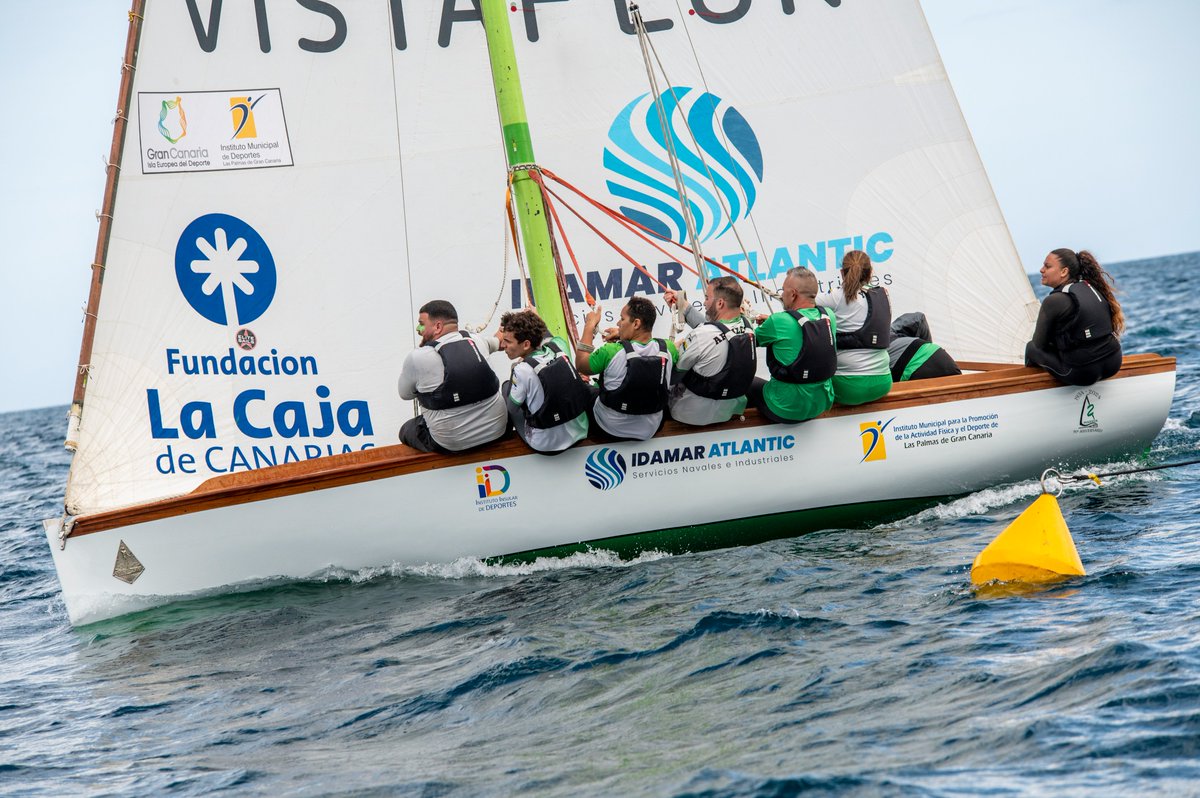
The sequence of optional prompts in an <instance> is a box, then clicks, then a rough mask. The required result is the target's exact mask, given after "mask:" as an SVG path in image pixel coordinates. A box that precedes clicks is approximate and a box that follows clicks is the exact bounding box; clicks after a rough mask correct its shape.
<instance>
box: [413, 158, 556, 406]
mask: <svg viewBox="0 0 1200 798" xmlns="http://www.w3.org/2000/svg"><path fill="white" fill-rule="evenodd" d="M504 207H505V215H506V216H507V217H508V219H507V221H506V223H505V225H504V245H503V249H504V268H503V270H502V272H501V274H500V290H499V292H497V294H496V301H495V302H493V303H492V309H491V310H490V311H489V312H488V316H487V320H486V321H484V322H483V323H482V324H474V325H467V329H468V330H470V331H471V332H477V333H481V332H483V331H484V330H486V329H487V328H488V325H490V324H491V323H492V319H494V318H495V317H496V310H497V309H498V308H499V307H500V300H502V299H503V298H504V286H505V284H506V283H507V282H508V235H509V231H510V230H511V231H512V236H513V244H514V246H513V248H514V249H515V250H516V252H517V263H518V264H519V265H520V268H521V291H522V293H524V294H525V296H526V299H527V300H528V304H530V305H532V304H533V298H532V297H530V296H529V288H528V278H527V277H526V276H525V262H524V260H523V259H522V258H521V246H520V242H518V241H517V237H516V236H517V220H516V218H515V216H514V214H513V207H512V173H511V172H510V173H509V176H508V188H507V189H506V190H505V192H504ZM414 407H415V405H414Z"/></svg>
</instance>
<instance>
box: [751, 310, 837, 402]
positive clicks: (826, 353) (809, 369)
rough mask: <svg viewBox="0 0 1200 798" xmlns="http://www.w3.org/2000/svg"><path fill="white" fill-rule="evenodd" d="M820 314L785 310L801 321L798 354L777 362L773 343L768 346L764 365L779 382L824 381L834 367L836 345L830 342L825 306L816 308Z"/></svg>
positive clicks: (827, 314) (832, 372)
mask: <svg viewBox="0 0 1200 798" xmlns="http://www.w3.org/2000/svg"><path fill="white" fill-rule="evenodd" d="M817 312H819V313H820V314H821V317H820V318H817V319H810V318H808V317H807V316H805V315H804V314H803V313H801V312H800V311H798V310H789V311H787V314H788V315H789V316H791V317H792V318H793V319H795V320H796V323H797V324H799V325H800V339H801V341H800V354H798V355H796V359H795V360H793V361H792V362H791V363H780V362H779V360H778V358H776V357H775V347H774V346H768V347H767V368H768V369H769V370H770V372H771V376H772V377H774V378H775V379H777V380H779V381H780V382H788V383H792V384H793V385H810V384H812V383H816V382H824V381H825V380H827V379H829V378H830V377H832V376H833V375H834V372H836V371H837V349H836V348H835V347H834V344H833V326H832V324H831V323H830V321H829V319H830V316H831V314H830V312H829V309H828V308H817Z"/></svg>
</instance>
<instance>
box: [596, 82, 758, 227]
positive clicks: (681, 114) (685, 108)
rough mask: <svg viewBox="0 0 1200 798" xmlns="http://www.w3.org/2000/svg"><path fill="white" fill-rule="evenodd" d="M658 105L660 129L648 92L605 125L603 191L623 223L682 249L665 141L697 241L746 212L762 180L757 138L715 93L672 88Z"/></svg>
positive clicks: (679, 218)
mask: <svg viewBox="0 0 1200 798" xmlns="http://www.w3.org/2000/svg"><path fill="white" fill-rule="evenodd" d="M662 105H663V111H665V115H666V118H667V124H666V129H665V130H664V128H663V123H662V119H661V117H660V116H659V109H658V105H657V103H655V102H654V98H653V97H652V96H651V95H650V94H648V93H647V94H643V95H641V96H640V97H638V98H637V99H635V100H634V101H633V102H631V103H629V104H628V105H626V106H625V107H624V108H623V109H622V110H621V112H620V113H619V114H618V115H617V118H616V119H615V120H613V123H612V126H611V127H610V128H609V130H608V141H609V144H608V146H607V147H605V148H604V168H605V169H606V170H607V172H608V181H607V182H608V190H609V192H610V193H611V194H612V195H613V196H614V197H616V198H617V200H618V201H619V203H621V204H620V209H621V212H622V213H623V214H625V215H626V216H628V217H629V218H630V219H633V220H634V221H636V222H638V223H639V224H642V225H644V226H646V227H647V228H649V229H651V230H653V231H654V232H655V233H657V234H659V235H661V236H662V237H663V238H668V239H672V240H674V241H677V242H679V243H681V244H682V243H686V242H687V227H686V225H685V223H684V220H683V214H682V213H681V212H680V210H679V200H678V196H677V194H676V192H675V179H674V176H673V174H672V172H671V166H670V161H669V159H668V155H667V141H668V137H669V140H670V142H671V143H672V145H673V147H674V149H675V154H676V156H677V157H678V159H679V165H680V167H681V170H682V172H683V179H684V184H685V187H686V188H687V193H688V196H689V197H690V198H691V200H692V202H691V211H692V217H693V219H694V220H695V222H696V232H697V234H698V235H699V237H700V240H701V241H707V240H709V239H710V238H714V237H716V236H720V235H722V234H724V233H725V231H727V230H728V229H729V228H730V227H731V226H732V225H733V223H734V222H738V221H741V220H742V219H745V218H746V217H747V216H748V215H749V214H750V209H751V208H753V207H754V200H755V198H756V196H757V194H758V186H759V185H760V184H761V183H762V179H763V157H762V149H761V148H760V147H759V144H758V137H757V136H755V135H754V131H753V130H752V129H751V127H750V124H749V123H748V122H747V121H746V118H745V117H744V116H742V115H741V113H740V112H739V111H738V110H737V109H736V108H734V107H733V106H731V105H729V104H728V103H726V102H725V101H724V100H722V99H721V98H720V97H718V96H717V95H715V94H711V93H709V92H706V91H700V90H699V89H693V88H689V87H686V86H677V87H675V88H672V89H670V90H668V91H667V92H665V93H663V95H662ZM685 119H686V120H687V121H686V124H685V122H684V120H685ZM689 129H690V131H689ZM710 173H711V174H710ZM722 200H724V202H723V203H722ZM723 206H724V207H723Z"/></svg>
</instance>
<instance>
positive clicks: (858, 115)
mask: <svg viewBox="0 0 1200 798" xmlns="http://www.w3.org/2000/svg"><path fill="white" fill-rule="evenodd" d="M639 13H640V21H639V22H638V25H637V26H635V24H634V20H635V18H634V17H632V16H631V15H630V11H629V9H628V8H626V6H625V3H624V2H623V0H615V2H611V3H610V2H588V3H580V2H567V3H545V2H541V3H539V2H535V1H534V0H513V2H512V3H511V4H509V3H505V2H500V1H499V0H446V2H443V3H413V2H406V1H405V0H375V2H355V3H350V2H343V1H341V0H331V1H330V2H321V3H308V2H297V3H273V4H269V5H268V4H266V3H254V4H243V3H239V4H232V3H223V2H222V1H221V0H185V2H176V1H175V0H171V1H170V2H166V1H165V0H134V3H133V8H132V10H131V12H130V24H129V37H128V42H127V48H126V52H125V69H124V70H123V73H122V79H121V87H120V95H119V96H120V101H119V108H118V113H117V119H116V121H115V132H114V136H113V146H112V151H111V156H110V158H109V161H110V163H109V175H108V182H107V186H106V190H105V199H104V206H103V210H102V212H101V224H100V230H99V236H98V244H97V251H96V257H95V263H94V264H93V279H92V286H91V293H90V296H89V300H88V305H87V317H86V322H85V332H84V339H83V345H82V348H81V356H80V371H79V379H78V382H77V385H76V391H75V395H74V398H73V402H72V406H71V411H70V417H69V427H68V435H67V438H68V440H67V445H68V448H70V449H73V450H74V456H73V460H72V465H71V471H70V477H69V480H68V484H67V489H66V495H65V508H64V514H63V516H62V517H60V518H55V519H51V520H48V521H46V522H45V528H46V534H47V539H48V542H49V544H50V549H51V552H52V554H53V559H54V563H55V566H56V568H57V571H58V575H59V579H60V582H61V585H62V591H63V599H64V602H65V604H66V608H67V612H68V615H69V618H70V621H71V623H72V624H82V623H88V622H92V621H96V620H100V619H104V618H108V617H113V616H116V615H119V614H123V613H126V612H130V611H133V610H137V609H141V608H145V607H150V606H154V605H157V604H162V603H165V602H169V601H175V600H178V599H181V598H185V597H189V596H195V595H204V594H207V593H214V592H221V591H230V590H238V589H245V588H247V587H253V586H255V585H261V584H263V583H264V582H269V581H271V580H278V579H304V578H307V577H311V576H313V575H315V574H321V573H325V572H328V571H329V569H347V570H357V569H363V568H368V567H374V566H388V565H393V564H395V565H412V564H423V563H431V562H449V561H453V560H455V559H458V558H462V557H478V558H506V557H507V558H532V557H537V556H542V555H564V554H569V553H571V552H574V551H579V550H582V549H586V548H596V549H608V550H613V551H616V552H618V553H620V554H622V555H634V554H636V553H638V552H641V551H647V550H656V549H657V550H663V551H676V552H677V551H692V550H700V549H705V548H713V547H722V546H730V545H739V544H749V543H755V542H759V541H763V540H766V539H769V538H773V537H780V536H791V535H797V534H800V533H803V532H806V531H811V530H815V529H821V528H828V527H830V526H835V525H843V524H851V523H859V522H863V521H869V520H877V519H880V518H884V517H887V516H889V515H895V514H900V513H903V512H905V511H907V510H909V509H911V508H913V507H915V506H919V505H921V504H927V503H929V502H932V501H937V500H939V499H942V498H944V497H948V496H954V495H960V494H963V493H966V492H970V491H973V490H976V489H979V488H982V487H985V486H988V485H992V484H995V483H997V482H1002V481H1009V480H1017V479H1024V478H1029V477H1031V476H1035V475H1036V474H1037V473H1039V472H1040V471H1041V470H1042V469H1043V468H1045V467H1046V466H1047V465H1048V464H1061V463H1071V462H1077V461H1096V460H1100V459H1103V458H1107V457H1112V456H1117V455H1120V454H1123V453H1128V452H1131V451H1138V450H1141V449H1142V448H1143V447H1145V446H1146V445H1147V444H1148V443H1149V442H1150V441H1151V440H1152V439H1153V438H1154V436H1155V435H1156V434H1157V433H1158V431H1159V430H1160V429H1161V427H1162V424H1163V423H1164V420H1165V418H1166V415H1167V412H1168V410H1169V406H1170V402H1171V397H1172V393H1173V390H1174V378H1175V364H1174V360H1173V359H1171V358H1162V357H1158V356H1155V355H1137V356H1131V357H1127V358H1126V360H1125V364H1124V367H1123V368H1122V370H1121V372H1120V373H1119V374H1118V375H1117V376H1116V377H1114V378H1113V379H1110V380H1106V381H1104V382H1102V383H1099V384H1097V385H1095V386H1092V387H1089V388H1085V389H1080V388H1071V387H1066V386H1062V385H1060V384H1057V383H1056V382H1054V381H1053V380H1052V379H1051V378H1050V377H1048V376H1047V375H1045V374H1044V373H1041V372H1038V371H1035V370H1032V369H1027V368H1024V367H1022V366H1020V365H1019V363H1020V361H1021V353H1022V349H1023V345H1024V342H1025V341H1026V340H1027V339H1028V338H1029V335H1030V331H1031V328H1032V321H1033V319H1034V318H1035V316H1036V311H1037V303H1036V301H1035V298H1034V296H1033V293H1032V291H1031V288H1030V285H1029V282H1028V278H1027V277H1026V274H1025V271H1024V269H1023V268H1022V267H1021V264H1020V262H1019V260H1018V258H1017V255H1016V252H1015V248H1014V246H1013V243H1012V240H1011V237H1010V235H1009V232H1008V229H1007V227H1006V226H1005V223H1004V219H1003V216H1002V215H1001V212H1000V209H999V207H998V205H997V203H996V199H995V196H994V194H993V192H992V190H991V187H990V184H989V182H988V179H987V176H986V174H985V172H984V169H983V165H982V163H981V161H980V158H979V155H978V153H977V151H976V149H975V147H974V145H973V143H972V141H971V137H970V133H969V131H968V130H967V127H966V124H965V122H964V120H963V117H962V115H961V113H960V110H959V107H958V104H957V101H956V99H955V97H954V93H953V90H952V88H951V86H950V82H949V80H948V78H947V76H946V74H945V71H944V69H943V67H942V63H941V60H940V57H939V56H938V53H937V49H936V46H935V44H934V42H933V39H932V36H931V34H930V32H929V30H928V28H927V26H926V24H925V20H924V16H923V13H922V11H921V8H920V5H919V3H918V2H917V0H873V1H869V0H862V1H861V2H856V3H845V4H843V3H840V2H837V1H836V0H779V2H759V3H751V2H750V1H749V0H739V2H736V3H730V2H722V3H717V2H715V0H688V2H676V0H644V2H641V3H640V9H639ZM481 23H482V24H481ZM647 37H648V39H649V41H651V42H652V43H653V46H654V60H655V61H658V62H659V63H658V68H660V69H661V74H663V75H667V73H669V83H668V84H667V86H666V88H665V89H662V90H659V91H655V90H654V89H653V88H652V86H648V81H647V77H648V74H650V72H651V70H650V69H648V66H650V61H649V60H648V59H647V58H644V57H643V52H640V50H641V49H642V48H639V44H645V43H646V41H647ZM518 63H519V65H520V77H519V78H518V72H517V64H518ZM652 82H653V81H651V83H652ZM664 110H665V114H664V115H662V116H660V111H664ZM497 116H499V117H500V122H501V124H500V134H499V135H498V134H497V126H496V117H497ZM664 119H665V124H663V123H662V122H663V121H664ZM656 120H657V121H656ZM684 120H686V122H685V121H684ZM535 142H536V157H535V149H534V143H535ZM668 143H670V144H672V145H673V146H674V147H675V149H676V150H677V157H676V158H675V159H674V160H675V161H677V163H678V172H677V176H678V177H679V178H680V183H681V184H682V186H683V189H684V190H683V192H682V193H679V192H676V191H675V187H674V185H673V180H672V172H671V170H670V169H669V167H668V160H669V159H668V157H667V154H666V149H667V144H668ZM559 175H561V176H562V178H561V181H562V182H561V183H555V184H554V186H557V188H556V192H557V193H556V194H555V196H556V197H557V198H558V199H557V200H555V201H556V202H557V203H558V204H557V205H555V206H550V205H548V204H547V203H546V202H545V200H546V199H547V198H548V197H549V196H550V195H549V194H547V193H546V190H548V189H549V188H551V187H552V186H550V181H549V179H548V177H547V176H554V177H557V176H559ZM563 186H571V187H578V188H579V194H578V195H573V194H571V193H570V192H569V191H568V190H567V189H566V188H564V187H563ZM506 194H508V195H510V196H511V197H512V201H511V203H510V204H511V205H512V206H513V207H514V209H515V216H516V224H510V220H509V219H508V218H507V213H506V212H505V207H506V203H505V195H506ZM681 196H682V197H683V199H684V205H683V210H681V206H680V205H679V204H678V199H679V197H681ZM584 197H586V198H590V199H588V200H586V201H585V199H583V198H584ZM592 201H594V204H590V203H591V202H592ZM572 202H573V203H574V205H572ZM601 206H603V207H604V208H609V209H611V210H613V211H614V212H615V216H614V215H605V216H603V217H602V218H599V217H598V218H599V220H598V221H594V222H593V223H592V225H593V226H594V227H595V229H596V230H597V231H598V232H604V231H608V232H607V233H605V235H604V236H595V235H591V234H590V233H583V232H580V231H582V230H585V229H586V228H585V227H584V225H582V224H581V223H580V222H578V221H577V220H574V221H573V217H572V216H571V215H570V214H568V213H567V211H566V209H568V208H582V209H586V208H589V207H590V208H591V209H592V210H593V211H594V210H596V209H597V208H598V207H601ZM553 208H560V209H562V216H565V217H568V218H566V219H563V220H562V221H561V223H560V224H559V225H558V226H557V227H556V226H555V223H554V222H553V220H552V218H551V217H552V215H553V214H552V213H548V212H547V210H548V209H550V210H553ZM684 210H686V213H684V212H683V211H684ZM581 217H582V214H581ZM617 217H619V219H618V218H617ZM621 220H625V222H632V223H635V224H636V227H637V229H639V230H641V231H643V233H647V234H648V235H647V236H646V237H648V238H649V239H651V240H653V241H656V242H659V243H668V242H675V243H678V244H686V245H688V246H689V247H690V248H691V249H693V250H695V249H697V248H698V247H699V246H702V247H703V252H704V258H705V259H701V258H699V257H697V258H696V259H695V265H697V266H699V267H700V269H717V268H718V267H719V268H724V269H727V270H730V271H732V272H736V273H738V274H740V275H742V276H744V277H745V278H746V279H748V280H751V281H753V282H752V283H751V284H752V285H755V286H758V287H760V288H761V289H762V290H757V289H755V290H751V291H750V292H749V295H750V297H751V299H752V301H753V302H754V304H755V306H756V308H757V309H759V310H761V311H763V312H766V311H768V310H771V309H772V308H771V306H770V297H769V291H768V288H769V286H770V285H772V281H775V280H777V279H778V277H779V276H780V275H781V274H782V273H783V272H784V271H786V269H787V268H789V267H791V266H807V267H808V268H811V269H813V270H814V271H815V272H816V273H817V275H818V277H819V278H820V279H821V280H822V282H823V287H829V286H833V285H836V275H837V266H838V264H839V263H840V260H841V255H842V253H844V252H845V251H847V250H849V249H861V250H864V251H866V252H867V253H868V254H869V255H870V256H871V258H872V259H873V261H874V263H875V272H876V275H877V277H878V279H879V280H880V281H882V283H883V284H884V285H885V286H886V287H887V288H888V290H889V292H890V295H891V300H892V305H893V309H894V311H895V312H896V313H902V312H907V311H912V310H921V311H923V312H925V313H926V314H927V316H928V317H929V320H930V322H931V326H932V329H933V331H934V333H935V335H936V337H937V340H938V342H939V343H940V344H942V345H943V346H944V347H945V348H946V349H947V350H948V351H950V352H951V353H952V354H953V355H954V356H955V357H956V358H957V359H958V360H959V361H960V364H962V365H963V366H964V368H966V369H967V370H968V371H969V373H965V374H963V375H961V376H956V377H946V378H941V379H935V380H925V381H920V382H914V383H903V384H898V385H897V386H896V387H895V388H894V389H893V390H892V392H891V393H890V394H889V395H888V396H887V397H885V398H884V399H882V400H880V401H878V402H875V403H872V404H869V405H863V406H859V407H839V406H835V407H834V409H833V410H831V411H830V412H829V413H827V414H826V415H824V416H822V417H819V418H817V419H815V420H812V421H809V422H806V423H804V424H800V425H788V426H784V425H773V424H770V423H767V422H766V421H765V420H764V419H761V418H759V417H757V416H756V414H754V413H753V412H748V413H747V414H746V416H745V417H744V418H735V419H734V420H732V421H730V422H729V423H727V424H723V425H719V426H716V427H706V428H694V427H693V428H689V427H684V426H681V425H676V424H672V423H668V425H667V426H666V427H665V428H664V429H663V431H662V433H661V434H660V435H659V436H658V437H656V438H654V439H651V440H649V441H645V442H642V443H634V442H626V443H617V444H595V443H592V442H589V441H585V442H584V443H583V444H582V445H579V446H577V447H576V448H574V449H571V450H569V451H567V452H565V453H563V454H561V455H559V456H556V457H546V456H543V455H538V454H535V453H533V452H532V451H530V450H529V449H528V448H526V447H525V446H524V444H522V443H521V442H520V441H519V440H516V439H507V440H502V441H500V442H497V443H495V444H492V445H490V446H487V447H484V448H481V449H478V450H473V451H470V452H465V453H461V454H455V455H436V454H422V453H417V452H414V451H413V450H411V449H409V448H407V447H405V446H402V445H399V444H398V443H396V440H397V432H398V430H399V428H400V426H401V424H402V423H403V422H404V421H405V420H406V419H407V418H409V417H411V415H412V413H413V408H412V407H411V406H409V405H408V404H407V403H405V402H403V401H401V400H400V398H399V397H398V395H397V391H396V378H397V375H398V374H399V371H400V367H401V364H402V362H403V359H404V357H405V355H406V354H407V352H408V351H410V350H411V349H412V348H413V347H414V346H416V345H417V344H418V343H419V341H418V338H417V335H416V334H415V333H414V326H415V323H416V315H417V314H416V308H418V307H419V306H420V305H421V304H423V303H424V302H425V301H427V300H429V299H434V298H444V299H449V300H451V301H452V302H453V303H454V304H455V305H456V306H457V307H458V308H459V311H460V315H461V316H462V317H463V322H464V323H465V324H475V325H477V326H478V327H479V328H481V329H484V330H495V327H496V324H497V311H498V310H507V309H515V308H520V307H522V306H524V305H525V304H526V303H527V302H529V301H531V300H532V301H533V302H535V303H536V305H537V307H538V309H539V311H540V312H541V313H542V315H543V316H544V317H546V318H547V320H548V322H549V323H550V326H551V329H552V330H555V331H558V332H560V333H561V334H565V335H567V336H569V334H570V327H571V324H572V322H573V321H578V320H579V319H581V318H582V315H583V313H584V312H585V311H586V309H587V306H586V304H587V300H588V299H589V298H591V299H594V300H596V301H599V302H600V303H601V304H602V305H603V306H604V307H605V309H606V311H607V312H608V313H610V314H615V313H616V312H617V311H618V310H619V308H620V306H621V305H622V304H624V302H625V299H626V297H628V296H632V295H635V294H642V295H650V296H651V297H652V298H654V299H655V301H656V302H657V303H658V304H659V305H660V306H661V305H662V300H661V295H662V293H663V291H664V290H666V289H667V288H670V289H672V290H675V289H681V290H682V289H695V288H696V287H697V285H698V284H699V282H700V281H699V280H698V278H697V277H696V276H695V275H694V274H692V273H690V272H689V271H688V269H687V268H686V267H687V266H688V265H689V264H688V257H690V256H688V257H676V258H672V257H666V256H663V255H661V254H659V252H658V250H654V249H651V248H648V247H646V245H645V241H644V240H634V241H631V243H629V244H625V245H622V246H623V248H624V247H628V249H626V250H624V251H626V252H627V254H628V253H635V252H636V254H633V255H632V257H631V258H628V259H627V258H625V257H624V256H622V255H620V254H619V253H618V252H616V251H615V250H613V249H611V248H610V247H609V246H608V244H607V243H606V242H605V240H604V238H606V237H607V238H612V237H613V236H615V235H617V234H618V233H619V232H621V229H625V228H628V225H627V224H624V223H619V222H620V221H621ZM568 223H569V224H568ZM623 224H624V227H623V226H622V225H623ZM570 225H575V227H574V228H572V231H573V232H572V238H571V239H570V241H571V252H570V253H569V254H570V255H571V258H567V257H565V255H564V253H563V252H562V249H563V248H564V247H562V246H561V245H560V243H559V239H558V238H556V237H554V236H557V233H556V232H555V231H556V230H557V231H559V232H562V233H565V232H566V230H567V228H568V227H570ZM518 227H519V230H518V229H517V228H518ZM689 227H690V228H692V234H691V236H690V237H689V235H688V228H689ZM618 228H621V229H618ZM552 233H553V234H554V236H552ZM514 234H515V236H516V239H517V240H518V241H520V243H521V246H520V247H519V248H518V249H517V252H519V253H520V254H521V257H520V258H519V259H518V258H516V257H513V256H510V254H509V248H510V245H512V244H514V243H515V242H514V240H513V239H514ZM689 238H690V239H691V241H692V243H694V244H696V246H692V243H689ZM1055 243H1057V242H1055ZM638 247H640V249H635V248H638ZM572 260H573V261H574V262H577V263H578V269H579V270H578V272H577V273H572V271H573V270H572V269H571V267H570V266H569V265H564V264H568V263H570V262H571V261H572ZM714 264H717V265H716V266H714ZM526 268H528V270H529V274H528V275H526V273H525V269H526ZM713 273H714V274H715V273H717V272H716V271H714V272H713ZM774 309H776V310H777V309H778V306H775V308H774ZM663 313H664V318H663V320H662V322H661V323H662V325H663V328H662V329H659V330H658V331H657V334H660V335H661V334H662V333H663V332H664V331H665V327H666V325H667V324H668V320H667V318H666V316H667V313H666V309H665V307H664V311H663ZM493 358H497V356H493ZM494 366H495V367H496V369H497V370H498V371H499V372H501V373H504V372H506V371H507V368H508V363H507V362H506V361H505V360H504V359H503V357H502V356H499V360H498V362H496V363H494Z"/></svg>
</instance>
